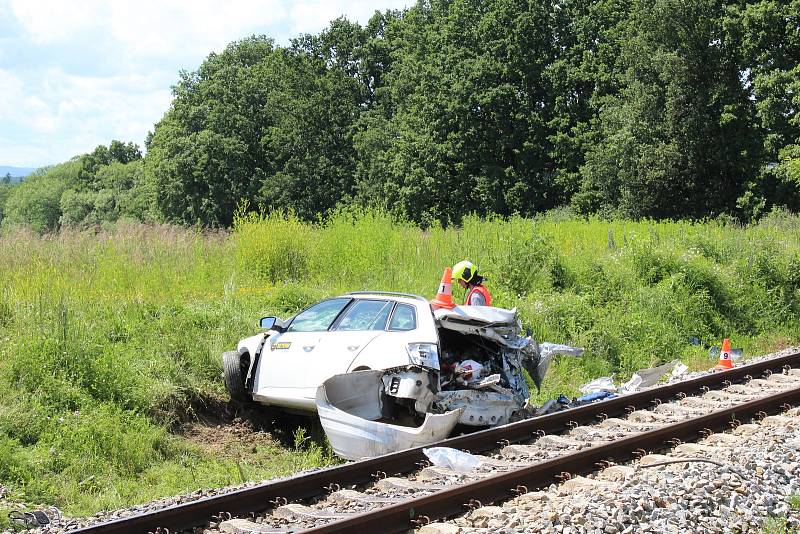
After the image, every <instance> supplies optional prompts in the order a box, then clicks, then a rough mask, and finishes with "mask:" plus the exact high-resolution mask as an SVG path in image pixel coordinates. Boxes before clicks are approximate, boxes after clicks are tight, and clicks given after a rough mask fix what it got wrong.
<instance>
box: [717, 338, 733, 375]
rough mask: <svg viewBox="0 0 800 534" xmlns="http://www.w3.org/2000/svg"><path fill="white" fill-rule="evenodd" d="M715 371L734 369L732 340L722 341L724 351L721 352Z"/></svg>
mask: <svg viewBox="0 0 800 534" xmlns="http://www.w3.org/2000/svg"><path fill="white" fill-rule="evenodd" d="M714 369H733V358H731V340H730V339H728V338H727V337H726V338H725V339H723V340H722V349H721V350H720V351H719V362H718V363H717V365H716V367H714Z"/></svg>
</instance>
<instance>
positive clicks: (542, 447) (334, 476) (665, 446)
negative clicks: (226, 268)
mask: <svg viewBox="0 0 800 534" xmlns="http://www.w3.org/2000/svg"><path fill="white" fill-rule="evenodd" d="M792 405H800V352H797V353H793V354H788V355H784V356H781V357H777V358H772V359H768V360H762V361H759V362H755V363H751V364H748V365H745V366H742V367H738V368H735V369H731V370H728V371H723V372H718V373H714V374H709V375H704V376H700V377H697V378H693V379H689V380H685V381H682V382H676V383H672V384H668V385H665V386H661V387H657V388H652V389H649V390H645V391H641V392H637V393H634V394H631V395H626V396H621V397H616V398H614V399H610V400H606V401H602V402H597V403H593V404H589V405H585V406H581V407H578V408H573V409H569V410H565V411H562V412H557V413H554V414H550V415H546V416H542V417H539V418H534V419H528V420H524V421H520V422H517V423H512V424H509V425H505V426H502V427H496V428H492V429H488V430H484V431H481V432H475V433H473V434H468V435H464V436H459V437H455V438H450V439H448V440H445V441H443V442H440V443H437V444H436V446H443V447H452V448H456V449H462V450H467V451H469V452H471V453H473V454H481V455H483V463H482V465H481V467H479V468H478V469H477V470H475V471H473V472H469V473H463V472H457V471H452V470H449V469H444V468H439V467H434V466H430V465H429V463H428V462H427V459H426V457H425V456H424V454H423V452H422V448H417V449H410V450H407V451H402V452H399V453H395V454H391V455H387V456H383V457H379V458H374V459H370V460H365V461H361V462H352V463H348V464H344V465H341V466H336V467H331V468H328V469H323V470H320V471H315V472H312V473H307V474H303V475H300V476H297V477H293V478H289V479H284V480H279V481H274V482H268V483H264V484H261V485H259V486H255V487H251V488H246V489H242V490H238V491H234V492H231V493H227V494H224V495H218V496H214V497H209V498H205V499H202V500H199V501H196V502H192V503H186V504H182V505H178V506H173V507H170V508H166V509H163V510H159V511H154V512H150V513H146V514H142V515H139V516H133V517H128V518H124V519H118V520H115V521H111V522H108V523H103V524H98V525H93V526H90V527H86V528H83V529H80V530H76V531H73V532H81V533H117V532H157V531H159V530H160V531H161V532H166V531H169V532H176V531H181V530H192V529H196V528H199V529H201V530H202V529H203V528H211V530H212V531H215V530H217V529H218V528H219V527H220V523H221V522H223V521H225V522H226V525H227V527H228V531H229V532H236V531H237V529H238V531H239V532H247V531H248V529H250V530H249V531H251V532H264V533H268V532H298V531H308V532H352V531H356V530H358V531H362V532H400V531H406V530H408V529H410V528H415V527H422V526H424V525H426V524H427V523H429V522H432V521H435V520H437V519H441V518H447V517H453V516H456V515H459V514H463V513H464V512H466V511H468V510H472V509H476V508H479V507H481V506H484V505H487V504H490V503H496V502H503V501H507V500H509V499H512V498H514V497H515V496H518V495H520V494H522V493H526V492H529V491H533V490H536V489H538V488H542V487H547V486H549V485H550V484H553V483H559V482H563V481H565V480H568V479H570V478H573V477H576V476H578V475H585V474H588V473H592V472H596V471H598V470H603V469H606V468H609V467H611V466H613V465H615V464H620V463H623V462H628V461H632V460H636V459H639V458H641V457H643V456H645V455H647V454H649V453H651V452H657V451H665V450H670V449H674V448H676V447H678V448H679V447H681V446H682V443H684V442H690V441H695V440H697V439H700V438H703V437H707V436H709V435H711V434H713V433H715V432H720V431H724V430H727V429H730V428H731V427H732V426H738V425H740V424H742V423H747V422H748V421H750V420H751V419H763V418H765V417H768V416H770V415H772V414H775V413H779V412H781V411H786V410H788V409H790V408H791V407H792ZM236 518H239V519H236ZM237 522H238V526H237Z"/></svg>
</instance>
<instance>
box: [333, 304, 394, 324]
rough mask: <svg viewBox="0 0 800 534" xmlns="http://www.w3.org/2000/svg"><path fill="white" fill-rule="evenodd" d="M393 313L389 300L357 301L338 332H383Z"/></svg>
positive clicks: (348, 311) (346, 314)
mask: <svg viewBox="0 0 800 534" xmlns="http://www.w3.org/2000/svg"><path fill="white" fill-rule="evenodd" d="M391 311H392V303H391V302H389V301H387V300H366V299H364V300H357V301H356V302H355V304H353V305H352V306H351V307H350V309H349V310H347V312H346V313H345V315H344V317H343V318H342V320H341V321H339V324H338V325H337V326H336V330H383V329H384V328H386V321H387V320H388V319H389V313H390V312H391Z"/></svg>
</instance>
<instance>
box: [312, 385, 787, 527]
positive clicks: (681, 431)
mask: <svg viewBox="0 0 800 534" xmlns="http://www.w3.org/2000/svg"><path fill="white" fill-rule="evenodd" d="M798 401H800V387H798V388H793V389H790V390H788V391H784V392H781V393H778V394H775V395H770V396H769V397H765V398H762V399H758V400H755V401H751V402H747V403H743V404H740V405H738V406H733V407H730V408H726V409H722V410H718V411H716V412H713V413H711V414H708V415H704V416H700V417H696V418H693V419H689V420H687V421H682V422H680V423H674V424H671V425H668V426H665V427H662V428H659V429H656V430H651V431H649V432H643V433H641V434H636V435H634V436H630V437H628V438H623V439H620V440H617V441H613V442H610V443H607V444H602V445H594V446H591V447H589V448H587V449H583V450H581V451H578V452H575V453H571V454H568V455H565V456H560V457H558V458H554V459H552V460H546V461H543V462H539V463H536V464H532V465H530V466H527V467H522V468H519V469H516V470H513V471H509V472H506V473H501V474H498V475H494V476H491V477H488V478H484V479H481V480H477V481H475V482H469V483H465V484H460V485H457V486H454V487H449V488H447V489H443V490H441V491H438V492H436V493H433V494H431V495H428V496H425V497H418V498H416V499H410V500H408V501H404V502H401V503H397V504H393V505H390V506H387V507H384V508H379V509H377V510H373V511H371V512H365V513H362V514H358V515H355V514H354V515H353V516H352V517H347V518H344V519H339V520H337V521H334V522H331V523H328V524H326V525H322V526H319V527H314V528H310V529H307V530H302V531H301V532H308V533H315V534H323V533H324V534H334V533H339V532H382V533H383V532H385V533H388V532H404V531H407V530H409V529H410V528H414V527H415V526H421V525H424V524H427V523H428V522H430V521H433V520H435V519H440V518H445V517H450V516H454V515H458V514H461V513H464V512H465V511H468V510H469V509H470V508H475V507H478V506H482V505H484V504H490V503H493V502H497V501H505V500H509V499H511V498H513V497H515V496H516V495H518V494H519V493H520V492H523V491H527V489H528V488H530V489H538V488H541V487H543V486H548V485H550V484H551V483H553V482H556V481H557V480H558V479H559V477H560V478H561V479H565V478H566V477H567V476H571V475H575V474H585V473H589V472H592V471H596V470H597V467H596V464H598V463H600V462H604V461H609V460H610V461H614V462H620V461H627V460H630V459H632V458H635V457H636V454H635V451H637V450H638V451H647V450H650V449H653V450H658V449H663V448H668V447H672V446H675V445H676V444H678V443H679V442H682V441H683V440H694V439H697V438H698V437H699V436H701V435H702V434H703V433H704V432H707V431H708V430H712V431H713V430H718V429H720V428H726V427H728V424H729V423H731V422H733V421H741V420H742V419H744V418H747V417H751V416H756V415H757V414H758V413H759V412H764V413H768V412H775V411H780V410H781V409H782V408H781V406H785V405H786V404H789V403H792V402H798ZM762 415H763V414H762ZM675 440H678V441H675ZM522 487H524V488H525V490H521V489H519V488H522Z"/></svg>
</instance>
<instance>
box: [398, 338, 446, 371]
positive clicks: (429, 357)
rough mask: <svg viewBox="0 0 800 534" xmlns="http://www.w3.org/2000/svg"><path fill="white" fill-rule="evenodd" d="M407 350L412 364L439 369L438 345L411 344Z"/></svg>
mask: <svg viewBox="0 0 800 534" xmlns="http://www.w3.org/2000/svg"><path fill="white" fill-rule="evenodd" d="M406 350H407V351H408V358H409V360H411V363H413V364H415V365H422V366H424V367H431V368H433V369H439V347H438V346H437V345H436V343H409V344H408V347H406Z"/></svg>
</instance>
